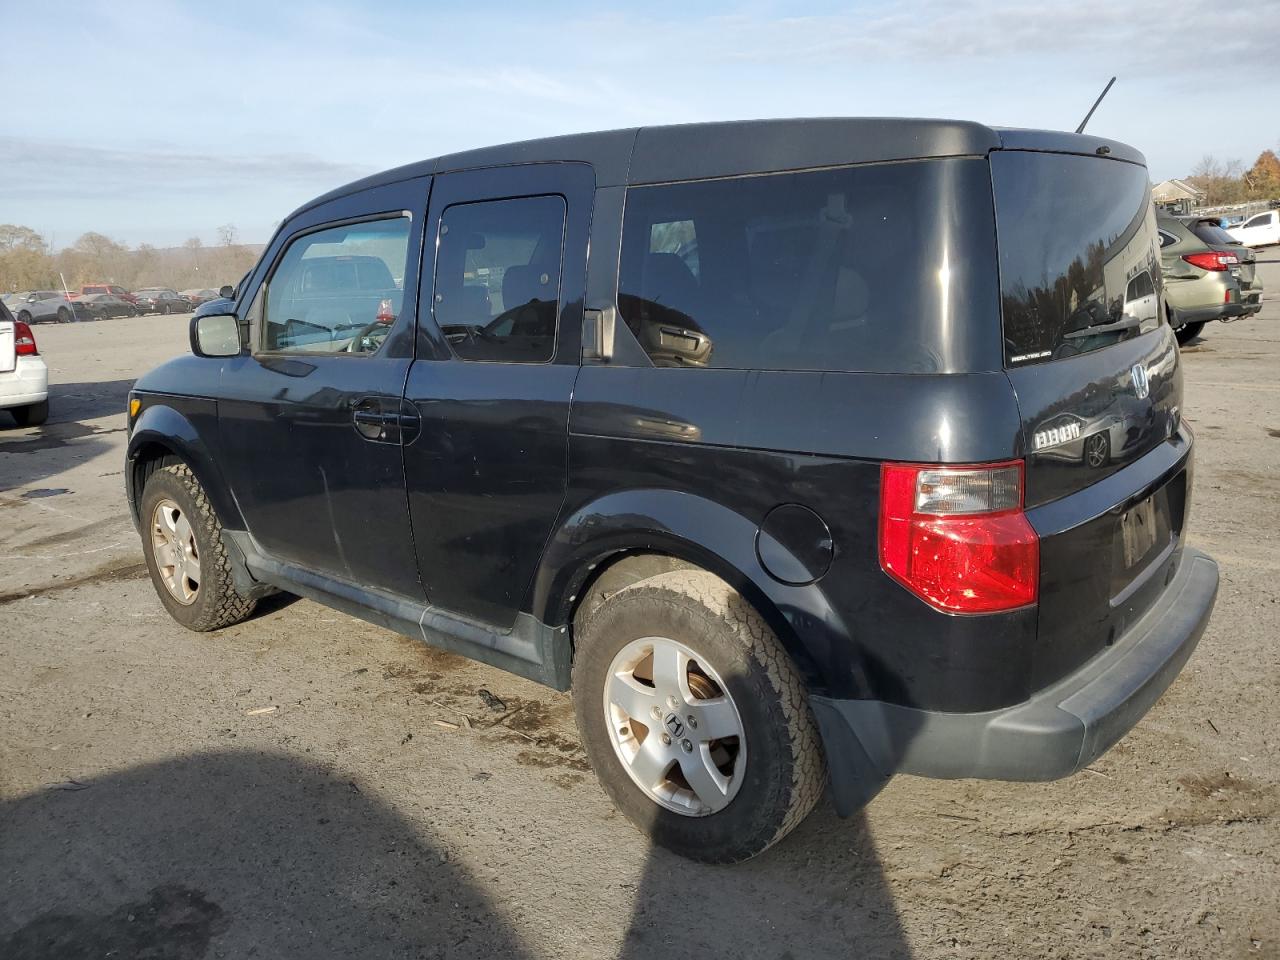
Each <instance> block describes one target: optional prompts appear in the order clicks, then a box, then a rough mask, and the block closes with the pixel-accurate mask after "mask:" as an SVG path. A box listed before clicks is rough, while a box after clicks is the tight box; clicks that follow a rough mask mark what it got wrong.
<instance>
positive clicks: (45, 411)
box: [9, 400, 49, 427]
mask: <svg viewBox="0 0 1280 960" xmlns="http://www.w3.org/2000/svg"><path fill="white" fill-rule="evenodd" d="M9 412H10V413H12V414H13V419H15V420H17V421H18V426H20V427H38V426H40V424H42V423H44V422H45V421H46V420H48V419H49V401H48V400H42V401H40V402H39V403H30V404H27V406H25V407H12V408H11V409H10V410H9Z"/></svg>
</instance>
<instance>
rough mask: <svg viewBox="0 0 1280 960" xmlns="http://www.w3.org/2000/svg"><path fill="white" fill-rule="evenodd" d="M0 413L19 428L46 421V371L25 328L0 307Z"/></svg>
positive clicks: (47, 392)
mask: <svg viewBox="0 0 1280 960" xmlns="http://www.w3.org/2000/svg"><path fill="white" fill-rule="evenodd" d="M0 409H7V410H8V411H9V412H10V413H11V414H13V418H14V419H15V420H17V421H18V426H20V427H34V426H37V425H38V424H41V423H44V422H45V420H46V419H48V417H49V368H48V367H46V366H45V364H44V358H43V357H41V356H40V352H39V350H37V349H36V338H35V335H34V334H32V332H31V327H30V326H28V325H27V324H25V323H23V322H21V321H18V320H15V319H13V315H12V314H11V313H9V311H8V310H7V309H6V308H5V307H4V306H2V305H0Z"/></svg>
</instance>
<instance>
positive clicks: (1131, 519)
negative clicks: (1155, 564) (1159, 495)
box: [1120, 497, 1159, 569]
mask: <svg viewBox="0 0 1280 960" xmlns="http://www.w3.org/2000/svg"><path fill="white" fill-rule="evenodd" d="M1120 536H1121V539H1122V541H1123V543H1124V565H1125V568H1126V569H1131V568H1133V567H1135V566H1137V565H1138V564H1139V563H1141V562H1142V561H1143V560H1144V559H1146V556H1147V554H1149V553H1150V552H1151V550H1152V548H1153V547H1154V546H1155V545H1156V541H1157V539H1158V537H1159V528H1158V526H1157V524H1156V505H1155V498H1154V497H1147V499H1145V500H1143V501H1142V502H1141V503H1139V504H1138V505H1137V506H1135V507H1132V508H1131V509H1130V510H1128V511H1127V512H1126V513H1125V515H1124V516H1123V517H1121V518H1120Z"/></svg>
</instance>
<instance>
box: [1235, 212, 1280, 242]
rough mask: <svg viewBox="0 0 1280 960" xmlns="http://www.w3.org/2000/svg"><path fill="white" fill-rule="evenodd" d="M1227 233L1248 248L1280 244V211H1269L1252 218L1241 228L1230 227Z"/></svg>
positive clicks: (1241, 225)
mask: <svg viewBox="0 0 1280 960" xmlns="http://www.w3.org/2000/svg"><path fill="white" fill-rule="evenodd" d="M1227 233H1228V234H1230V235H1231V239H1232V240H1238V241H1239V242H1240V243H1243V244H1244V245H1245V246H1246V247H1265V246H1267V245H1269V244H1272V243H1280V210H1268V211H1267V212H1266V213H1259V214H1257V215H1256V216H1252V217H1250V218H1249V219H1248V220H1246V221H1245V222H1244V223H1242V224H1240V225H1239V226H1235V227H1230V228H1229V229H1228V230H1227Z"/></svg>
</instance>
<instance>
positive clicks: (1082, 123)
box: [1076, 77, 1116, 133]
mask: <svg viewBox="0 0 1280 960" xmlns="http://www.w3.org/2000/svg"><path fill="white" fill-rule="evenodd" d="M1115 82H1116V78H1115V77H1112V78H1111V79H1110V80H1108V81H1107V85H1106V86H1105V87H1103V88H1102V92H1101V93H1100V94H1098V99H1097V100H1095V101H1093V106H1092V107H1090V108H1089V112H1088V113H1086V114H1085V115H1084V119H1083V120H1081V121H1080V126H1078V127H1076V133H1084V128H1085V124H1087V123H1088V122H1089V120H1090V118H1092V117H1093V111H1095V110H1097V109H1098V104H1100V103H1101V102H1102V98H1103V97H1105V96H1106V95H1107V91H1108V90H1110V89H1111V85H1112V84H1113V83H1115Z"/></svg>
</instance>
